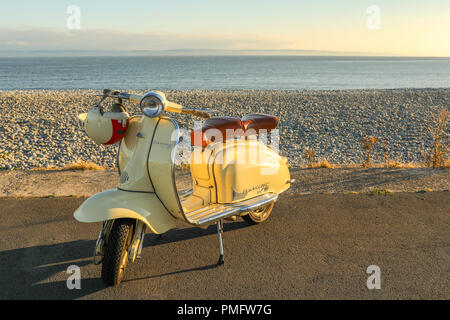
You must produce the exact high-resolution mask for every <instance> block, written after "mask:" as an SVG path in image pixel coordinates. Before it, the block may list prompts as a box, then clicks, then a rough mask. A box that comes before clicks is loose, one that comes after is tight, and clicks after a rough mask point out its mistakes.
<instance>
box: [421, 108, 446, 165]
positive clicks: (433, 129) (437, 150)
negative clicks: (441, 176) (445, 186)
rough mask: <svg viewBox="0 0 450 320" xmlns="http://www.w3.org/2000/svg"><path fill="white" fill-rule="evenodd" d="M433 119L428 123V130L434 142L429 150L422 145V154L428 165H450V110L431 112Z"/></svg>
mask: <svg viewBox="0 0 450 320" xmlns="http://www.w3.org/2000/svg"><path fill="white" fill-rule="evenodd" d="M431 117H432V121H431V122H430V123H429V124H428V125H427V131H428V133H429V134H430V136H431V138H432V140H433V143H432V147H431V148H430V149H428V150H426V149H425V147H424V146H422V156H423V160H424V163H425V166H427V167H433V168H437V167H446V168H448V167H449V159H448V157H447V152H448V141H447V135H448V134H447V132H446V129H447V125H448V122H449V119H450V117H449V111H448V109H447V108H443V109H441V110H439V111H438V112H437V113H436V114H435V113H433V112H432V113H431Z"/></svg>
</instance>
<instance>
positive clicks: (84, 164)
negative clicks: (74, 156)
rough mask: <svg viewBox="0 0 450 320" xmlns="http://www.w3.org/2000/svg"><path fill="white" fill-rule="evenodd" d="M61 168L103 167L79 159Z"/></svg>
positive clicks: (102, 168) (86, 168)
mask: <svg viewBox="0 0 450 320" xmlns="http://www.w3.org/2000/svg"><path fill="white" fill-rule="evenodd" d="M63 170H105V168H104V167H102V166H99V165H98V164H96V163H93V162H90V161H79V162H74V163H71V164H68V165H66V166H65V167H64V168H63Z"/></svg>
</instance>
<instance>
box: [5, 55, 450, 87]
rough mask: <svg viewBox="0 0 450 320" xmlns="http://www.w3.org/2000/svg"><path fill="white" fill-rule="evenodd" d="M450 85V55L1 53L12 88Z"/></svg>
mask: <svg viewBox="0 0 450 320" xmlns="http://www.w3.org/2000/svg"><path fill="white" fill-rule="evenodd" d="M442 87H446V88H449V87H450V58H388V57H304V56H300V57H299V56H297V57H293V56H208V57H205V56H196V57H180V56H166V57H156V56H149V57H52V58H47V57H38V58H37V57H36V58H28V57H27V58H0V90H11V89H103V88H114V89H160V90H181V89H319V90H321V89H366V88H367V89H368V88H442Z"/></svg>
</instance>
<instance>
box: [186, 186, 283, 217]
mask: <svg viewBox="0 0 450 320" xmlns="http://www.w3.org/2000/svg"><path fill="white" fill-rule="evenodd" d="M277 198H278V194H276V193H266V194H263V195H260V196H257V197H254V198H251V199H248V200H244V201H241V202H238V203H230V204H212V205H209V206H206V207H203V208H200V209H196V210H192V211H190V212H186V213H185V216H186V219H187V220H188V222H190V223H192V224H195V225H203V224H206V223H212V222H216V221H218V220H222V219H225V218H228V217H230V216H233V215H237V214H241V213H244V212H248V211H251V210H254V209H256V208H259V207H261V206H263V205H266V204H268V203H271V202H273V201H275V200H277Z"/></svg>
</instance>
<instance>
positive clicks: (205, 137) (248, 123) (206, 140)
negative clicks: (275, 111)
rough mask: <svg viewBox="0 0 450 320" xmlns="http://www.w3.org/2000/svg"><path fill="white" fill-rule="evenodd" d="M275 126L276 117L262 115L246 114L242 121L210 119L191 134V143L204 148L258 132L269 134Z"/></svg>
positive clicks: (221, 118) (224, 118)
mask: <svg viewBox="0 0 450 320" xmlns="http://www.w3.org/2000/svg"><path fill="white" fill-rule="evenodd" d="M277 125H278V118H277V117H275V116H271V115H268V114H262V113H255V114H248V115H246V116H244V117H243V118H242V121H241V120H240V119H239V118H235V117H212V118H209V119H207V120H206V121H205V122H204V123H203V126H202V128H201V129H198V130H195V131H192V132H191V143H192V145H194V146H198V147H206V146H207V145H208V144H210V143H212V142H218V141H226V140H228V139H232V138H234V137H239V136H244V135H252V134H259V133H260V130H265V131H266V132H269V131H270V130H272V129H275V128H276V127H277Z"/></svg>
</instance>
